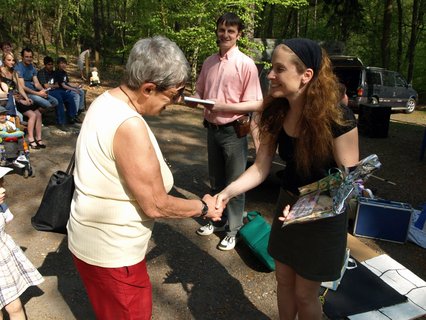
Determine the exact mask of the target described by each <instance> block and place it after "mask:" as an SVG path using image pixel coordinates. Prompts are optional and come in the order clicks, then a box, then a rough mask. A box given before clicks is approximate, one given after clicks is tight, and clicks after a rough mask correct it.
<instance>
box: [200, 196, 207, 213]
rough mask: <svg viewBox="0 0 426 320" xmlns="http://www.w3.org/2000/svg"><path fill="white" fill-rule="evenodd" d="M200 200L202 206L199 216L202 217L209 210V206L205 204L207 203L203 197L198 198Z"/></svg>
mask: <svg viewBox="0 0 426 320" xmlns="http://www.w3.org/2000/svg"><path fill="white" fill-rule="evenodd" d="M200 201H201V203H202V204H203V208H202V209H201V215H200V217H204V216H205V215H206V214H207V213H208V212H209V206H208V205H207V203H206V202H205V201H204V200H203V199H200Z"/></svg>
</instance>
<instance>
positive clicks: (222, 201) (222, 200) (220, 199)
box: [215, 191, 229, 208]
mask: <svg viewBox="0 0 426 320" xmlns="http://www.w3.org/2000/svg"><path fill="white" fill-rule="evenodd" d="M215 198H216V204H215V206H216V208H221V207H223V208H225V207H226V205H227V204H228V202H229V197H228V196H227V195H226V194H225V193H224V192H223V191H222V192H220V193H218V194H217V195H215Z"/></svg>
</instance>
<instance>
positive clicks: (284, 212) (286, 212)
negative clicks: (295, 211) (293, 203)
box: [278, 205, 290, 222]
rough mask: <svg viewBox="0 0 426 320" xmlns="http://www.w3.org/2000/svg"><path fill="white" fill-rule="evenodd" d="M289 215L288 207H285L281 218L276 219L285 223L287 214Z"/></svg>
mask: <svg viewBox="0 0 426 320" xmlns="http://www.w3.org/2000/svg"><path fill="white" fill-rule="evenodd" d="M289 213H290V205H286V206H285V207H284V209H283V216H282V217H278V220H280V221H283V222H284V221H285V220H286V219H287V216H288V214H289Z"/></svg>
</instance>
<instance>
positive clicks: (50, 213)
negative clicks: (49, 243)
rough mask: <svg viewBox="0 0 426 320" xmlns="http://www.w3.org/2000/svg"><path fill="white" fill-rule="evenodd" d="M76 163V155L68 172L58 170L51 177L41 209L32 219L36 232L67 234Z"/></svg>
mask: <svg viewBox="0 0 426 320" xmlns="http://www.w3.org/2000/svg"><path fill="white" fill-rule="evenodd" d="M74 161H75V153H74V154H73V155H72V158H71V161H70V163H69V165H68V168H67V171H66V172H63V171H60V170H58V171H56V172H54V173H53V174H52V176H51V177H50V179H49V182H48V184H47V187H46V190H45V191H44V194H43V198H42V199H41V203H40V207H39V208H38V210H37V213H36V214H35V216H34V217H32V218H31V224H32V225H33V227H34V228H35V229H36V230H38V231H47V232H56V233H62V234H67V223H68V219H69V217H70V210H71V200H72V197H73V193H74V189H75V185H74V176H73V175H72V172H73V170H74V164H75V162H74Z"/></svg>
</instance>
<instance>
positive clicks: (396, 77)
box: [330, 56, 417, 113]
mask: <svg viewBox="0 0 426 320" xmlns="http://www.w3.org/2000/svg"><path fill="white" fill-rule="evenodd" d="M330 59H331V62H332V64H333V70H334V73H335V74H336V75H337V77H338V78H339V80H340V82H342V83H343V84H344V85H345V86H346V90H347V91H346V93H347V95H348V98H349V107H351V108H352V109H353V110H355V111H357V110H358V108H359V105H360V104H373V105H379V106H388V107H392V110H403V111H404V112H406V113H411V112H413V111H414V109H415V108H416V102H417V92H416V91H415V90H414V89H413V88H412V86H411V84H408V83H407V81H406V80H405V79H404V77H403V76H402V75H400V74H399V73H398V72H395V71H390V70H386V69H383V68H377V67H366V66H364V65H363V63H362V61H361V60H360V59H359V58H357V57H352V56H331V57H330Z"/></svg>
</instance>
